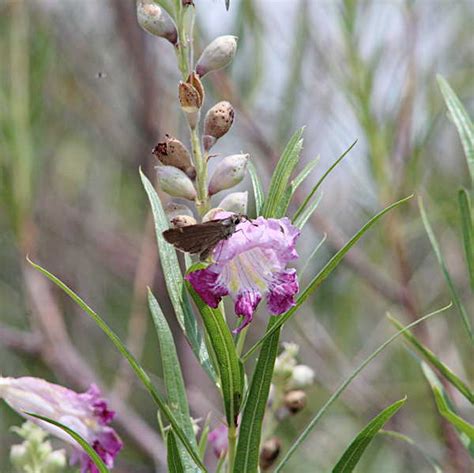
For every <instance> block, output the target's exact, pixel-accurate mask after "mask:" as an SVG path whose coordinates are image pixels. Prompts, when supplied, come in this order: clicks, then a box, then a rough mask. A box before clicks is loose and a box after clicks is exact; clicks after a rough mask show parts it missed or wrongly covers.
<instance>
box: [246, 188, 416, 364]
mask: <svg viewBox="0 0 474 473" xmlns="http://www.w3.org/2000/svg"><path fill="white" fill-rule="evenodd" d="M412 197H413V196H411V195H410V196H408V197H405V198H404V199H402V200H399V201H398V202H395V203H394V204H392V205H389V206H388V207H386V208H385V209H383V210H382V211H380V212H379V213H378V214H377V215H375V216H374V217H372V218H371V219H370V220H369V221H368V222H367V223H366V224H365V225H364V226H363V227H362V228H361V229H360V230H359V231H358V232H357V233H356V234H355V235H354V236H353V237H352V238H351V239H350V240H349V241H348V242H347V243H346V244H345V245H344V246H343V247H342V248H341V249H340V250H339V251H338V252H337V253H336V254H335V255H334V256H333V257H332V258H331V259H330V260H329V261H328V262H327V263H326V264H325V266H324V267H323V268H322V269H321V271H320V272H319V273H318V274H317V275H316V276H315V277H314V278H313V279H312V281H311V282H310V283H309V284H308V286H307V287H306V289H305V290H304V291H303V292H302V293H301V294H300V296H299V297H298V299H297V301H296V304H295V305H294V306H293V307H292V308H291V309H290V310H289V311H288V312H285V313H284V314H282V315H279V316H278V317H277V318H276V321H275V323H274V324H272V326H271V327H269V329H267V332H266V333H265V335H264V336H263V338H261V339H260V340H259V341H258V342H257V343H255V345H253V346H252V348H250V350H249V351H248V352H247V353H246V354H245V355H244V356H242V361H243V362H245V361H247V360H248V359H249V357H250V356H251V355H252V354H253V353H254V352H255V350H257V349H258V348H259V347H260V346H262V344H263V343H264V341H265V340H266V338H268V337H270V336H271V335H272V334H273V333H274V332H276V331H277V330H278V329H279V328H280V327H281V326H282V325H283V324H284V323H285V322H286V321H287V320H288V319H289V318H290V317H291V316H292V315H293V314H294V313H295V312H296V311H297V310H298V309H299V308H300V307H301V306H302V305H303V303H304V302H305V301H306V299H308V297H309V296H310V295H311V294H312V293H313V292H314V291H315V290H316V289H317V288H318V287H319V286H320V285H321V284H322V282H323V281H324V280H325V279H326V278H327V277H328V276H329V275H330V274H331V273H332V272H333V271H334V269H336V267H337V266H338V265H339V263H340V262H341V261H342V259H343V258H344V256H345V255H346V253H347V252H348V251H349V250H350V249H351V248H352V247H353V246H354V245H355V244H356V243H357V242H358V241H359V240H360V238H361V237H362V236H363V235H364V233H365V232H366V231H367V230H368V229H369V228H370V227H372V225H374V224H375V223H376V222H377V221H378V220H380V218H381V217H383V216H384V215H385V214H386V213H387V212H390V210H393V209H395V208H396V207H398V206H400V205H402V204H404V203H405V202H407V201H408V200H409V199H411V198H412Z"/></svg>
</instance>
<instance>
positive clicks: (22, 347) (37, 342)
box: [0, 325, 43, 356]
mask: <svg viewBox="0 0 474 473" xmlns="http://www.w3.org/2000/svg"><path fill="white" fill-rule="evenodd" d="M0 344H1V345H3V346H4V347H5V348H8V349H11V350H13V351H19V352H21V353H24V354H26V355H29V356H34V355H37V354H38V353H39V352H40V350H41V346H42V344H43V339H42V337H41V335H40V334H39V333H33V332H26V331H24V330H16V329H13V328H9V327H5V326H3V325H0Z"/></svg>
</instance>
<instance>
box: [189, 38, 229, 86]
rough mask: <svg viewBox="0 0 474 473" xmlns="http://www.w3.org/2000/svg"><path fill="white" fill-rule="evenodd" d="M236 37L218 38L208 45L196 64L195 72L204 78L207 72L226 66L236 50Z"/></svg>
mask: <svg viewBox="0 0 474 473" xmlns="http://www.w3.org/2000/svg"><path fill="white" fill-rule="evenodd" d="M237 39H238V38H237V36H231V35H226V36H219V37H218V38H216V39H215V40H213V41H212V42H211V43H209V44H208V45H207V46H206V47H205V49H204V51H203V52H202V54H201V56H200V57H199V59H198V62H197V64H196V72H197V73H198V74H199V75H200V76H201V77H204V76H205V75H206V74H207V73H208V72H211V71H217V70H218V69H222V68H223V67H225V66H227V65H228V64H229V63H230V62H231V61H232V59H233V58H234V56H235V52H236V50H237Z"/></svg>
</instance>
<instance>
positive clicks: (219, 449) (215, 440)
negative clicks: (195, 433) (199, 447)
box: [207, 424, 229, 458]
mask: <svg viewBox="0 0 474 473" xmlns="http://www.w3.org/2000/svg"><path fill="white" fill-rule="evenodd" d="M227 434H228V429H227V426H226V425H224V424H220V425H219V426H218V427H216V428H215V429H213V430H211V431H210V432H209V436H208V437H207V439H208V440H209V443H210V444H211V446H212V450H213V451H214V455H215V456H216V457H217V458H221V457H222V456H223V455H225V454H226V452H227V449H228V448H229V443H228V439H227Z"/></svg>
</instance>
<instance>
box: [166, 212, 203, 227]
mask: <svg viewBox="0 0 474 473" xmlns="http://www.w3.org/2000/svg"><path fill="white" fill-rule="evenodd" d="M196 223H197V221H196V219H195V218H194V217H191V216H189V215H177V216H176V217H173V218H172V219H171V225H173V227H174V228H181V227H188V226H189V225H196Z"/></svg>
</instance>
